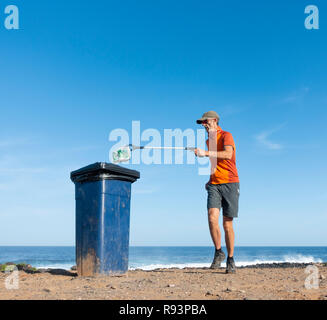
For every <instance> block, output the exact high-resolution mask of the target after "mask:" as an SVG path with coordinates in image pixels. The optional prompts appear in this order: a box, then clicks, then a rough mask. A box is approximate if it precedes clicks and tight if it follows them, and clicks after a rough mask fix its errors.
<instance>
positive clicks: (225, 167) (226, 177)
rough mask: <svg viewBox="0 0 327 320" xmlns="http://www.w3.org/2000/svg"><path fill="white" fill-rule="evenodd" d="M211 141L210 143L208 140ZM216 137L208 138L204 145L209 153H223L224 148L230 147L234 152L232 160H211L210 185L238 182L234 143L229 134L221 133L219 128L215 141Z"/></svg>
mask: <svg viewBox="0 0 327 320" xmlns="http://www.w3.org/2000/svg"><path fill="white" fill-rule="evenodd" d="M210 139H212V142H211V141H210V144H209V140H210ZM215 141H216V137H212V138H211V137H210V138H209V139H208V140H207V141H206V143H207V147H208V150H209V151H224V147H225V146H232V147H233V149H234V151H233V155H232V159H230V160H220V159H217V158H211V157H210V162H211V175H210V183H212V184H222V183H234V182H239V178H238V174H237V169H236V157H235V152H236V149H235V143H234V139H233V136H232V135H231V133H229V132H227V131H223V130H222V129H221V128H220V127H219V126H218V129H217V141H216V144H215Z"/></svg>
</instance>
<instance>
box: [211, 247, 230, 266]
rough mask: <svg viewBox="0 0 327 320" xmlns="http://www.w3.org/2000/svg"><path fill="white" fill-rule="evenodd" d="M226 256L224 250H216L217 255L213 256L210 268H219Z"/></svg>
mask: <svg viewBox="0 0 327 320" xmlns="http://www.w3.org/2000/svg"><path fill="white" fill-rule="evenodd" d="M225 258H226V256H225V253H224V251H222V250H221V249H220V250H217V249H216V251H215V256H214V258H213V261H212V264H211V266H210V269H217V268H219V267H220V265H221V262H222V261H224V260H225Z"/></svg>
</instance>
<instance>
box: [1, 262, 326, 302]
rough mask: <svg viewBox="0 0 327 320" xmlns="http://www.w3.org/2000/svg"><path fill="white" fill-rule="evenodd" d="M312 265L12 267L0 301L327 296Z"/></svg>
mask: <svg viewBox="0 0 327 320" xmlns="http://www.w3.org/2000/svg"><path fill="white" fill-rule="evenodd" d="M315 266H316V267H317V268H316V269H314V271H312V270H311V271H310V272H309V273H306V270H307V269H306V268H305V267H287V268H282V267H274V268H270V267H269V268H267V267H265V268H260V267H256V268H253V267H252V268H251V267H246V268H238V269H237V272H236V273H235V274H225V270H224V269H223V268H221V269H217V270H210V269H207V268H202V269H201V268H185V269H156V270H152V271H143V270H133V271H128V272H127V273H126V274H123V275H119V276H100V277H79V276H76V273H75V272H73V271H72V272H68V273H67V275H53V274H50V273H48V272H45V273H35V274H30V273H26V272H25V271H16V282H14V281H13V280H10V279H8V277H9V276H11V277H13V276H14V274H13V273H0V299H2V300H4V299H5V300H8V299H19V300H21V299H23V300H30V299H33V300H43V299H51V300H53V299H55V300H57V299H59V300H66V299H69V300H84V299H101V300H102V299H110V300H115V299H119V300H134V299H137V300H147V299H151V300H152V299H153V300H157V299H159V300H169V299H181V300H183V299H195V300H205V299H209V300H225V299H227V300H233V299H238V300H261V299H264V300H271V299H273V300H285V299H288V300H293V299H295V300H299V299H300V300H327V266H326V265H324V264H315ZM307 272H308V270H307ZM17 276H18V277H17ZM310 277H311V278H310ZM315 281H316V282H315ZM8 284H9V286H8ZM15 284H16V287H15ZM306 284H307V286H306Z"/></svg>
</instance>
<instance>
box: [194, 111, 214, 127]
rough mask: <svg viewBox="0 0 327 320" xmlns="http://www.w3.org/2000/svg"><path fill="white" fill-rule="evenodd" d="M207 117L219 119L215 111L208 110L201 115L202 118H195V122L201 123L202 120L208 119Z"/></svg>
mask: <svg viewBox="0 0 327 320" xmlns="http://www.w3.org/2000/svg"><path fill="white" fill-rule="evenodd" d="M208 119H217V120H218V121H219V116H218V114H217V112H215V111H208V112H205V113H204V114H203V115H202V118H200V119H198V120H196V123H197V124H201V123H202V121H204V120H208Z"/></svg>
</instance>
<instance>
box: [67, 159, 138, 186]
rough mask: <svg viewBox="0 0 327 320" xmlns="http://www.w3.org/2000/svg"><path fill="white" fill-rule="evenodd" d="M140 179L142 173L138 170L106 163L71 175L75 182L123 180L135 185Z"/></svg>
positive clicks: (79, 170) (76, 171) (90, 166)
mask: <svg viewBox="0 0 327 320" xmlns="http://www.w3.org/2000/svg"><path fill="white" fill-rule="evenodd" d="M139 178H140V173H139V172H138V171H136V170H131V169H127V168H124V167H121V166H118V165H116V164H112V163H106V162H96V163H93V164H90V165H88V166H86V167H83V168H81V169H78V170H75V171H73V172H71V173H70V179H71V180H72V181H73V182H87V181H98V180H122V181H129V182H132V183H133V182H135V181H136V180H137V179H139Z"/></svg>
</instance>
